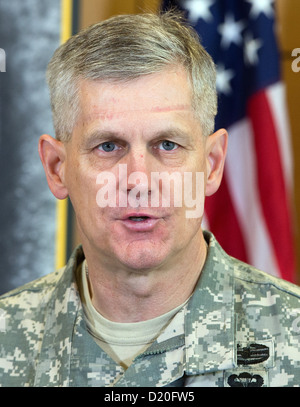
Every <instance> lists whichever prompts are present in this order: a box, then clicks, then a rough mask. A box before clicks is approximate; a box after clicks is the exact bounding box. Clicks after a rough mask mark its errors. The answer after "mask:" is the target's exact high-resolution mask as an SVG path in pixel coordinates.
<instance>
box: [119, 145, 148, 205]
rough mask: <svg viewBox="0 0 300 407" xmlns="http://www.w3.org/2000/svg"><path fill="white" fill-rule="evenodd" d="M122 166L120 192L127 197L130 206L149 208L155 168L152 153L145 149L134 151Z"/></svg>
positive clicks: (123, 161)
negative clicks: (153, 168)
mask: <svg viewBox="0 0 300 407" xmlns="http://www.w3.org/2000/svg"><path fill="white" fill-rule="evenodd" d="M122 165H123V166H124V167H123V168H124V171H123V177H120V179H119V190H120V191H122V194H123V195H126V196H127V198H128V202H129V205H130V206H133V207H136V206H147V205H148V202H149V197H150V195H151V170H152V166H153V162H152V157H151V155H150V153H149V152H147V150H146V149H143V148H137V149H132V150H131V151H130V152H128V154H127V155H126V157H125V159H124V160H122ZM125 170H126V171H125ZM133 201H134V202H133Z"/></svg>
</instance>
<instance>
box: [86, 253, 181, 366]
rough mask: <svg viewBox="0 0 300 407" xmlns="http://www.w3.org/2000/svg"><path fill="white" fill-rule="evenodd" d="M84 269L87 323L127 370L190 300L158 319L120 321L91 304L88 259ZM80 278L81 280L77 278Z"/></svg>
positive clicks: (92, 333) (101, 344) (99, 340)
mask: <svg viewBox="0 0 300 407" xmlns="http://www.w3.org/2000/svg"><path fill="white" fill-rule="evenodd" d="M79 270H80V271H81V273H80V274H81V284H79V286H81V287H79V290H80V295H81V299H82V303H83V309H84V314H85V317H86V324H87V327H88V330H89V332H90V334H91V335H92V336H93V337H94V339H95V341H96V343H97V344H98V345H99V346H100V347H101V348H102V349H103V350H104V351H105V352H106V353H107V354H108V355H109V356H110V357H111V358H112V359H113V360H114V361H115V362H117V363H119V364H120V365H121V366H122V367H123V368H124V369H127V367H128V366H129V365H130V364H131V363H132V361H133V359H134V358H135V357H136V356H138V355H139V354H141V353H142V352H144V351H145V350H146V349H147V348H148V347H149V346H150V345H151V343H153V342H154V341H155V339H156V338H157V337H158V335H159V334H160V332H161V331H162V330H163V329H164V328H165V327H166V326H167V325H168V323H169V322H170V321H171V319H172V318H173V317H174V316H175V314H176V313H177V312H178V311H179V310H180V309H181V308H182V307H183V306H184V304H185V303H186V302H187V301H188V300H187V301H185V302H184V303H183V304H181V305H179V306H178V307H176V308H174V309H173V310H171V311H169V312H167V313H166V314H163V315H161V316H159V317H157V318H153V319H149V320H147V321H142V322H134V323H121V322H113V321H110V320H108V319H106V318H104V317H103V316H102V315H101V314H99V312H98V311H97V310H96V309H95V307H94V306H93V304H92V301H91V297H90V292H89V287H88V280H87V275H86V271H85V270H86V261H84V262H83V264H82V267H81V268H80V269H79ZM78 280H79V281H80V279H78Z"/></svg>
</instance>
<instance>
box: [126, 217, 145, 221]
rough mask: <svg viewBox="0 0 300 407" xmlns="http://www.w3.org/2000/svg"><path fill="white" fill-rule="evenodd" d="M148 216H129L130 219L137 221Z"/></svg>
mask: <svg viewBox="0 0 300 407" xmlns="http://www.w3.org/2000/svg"><path fill="white" fill-rule="evenodd" d="M147 218H148V217H147V216H130V217H129V219H130V220H133V221H135V222H141V221H143V220H145V219H147Z"/></svg>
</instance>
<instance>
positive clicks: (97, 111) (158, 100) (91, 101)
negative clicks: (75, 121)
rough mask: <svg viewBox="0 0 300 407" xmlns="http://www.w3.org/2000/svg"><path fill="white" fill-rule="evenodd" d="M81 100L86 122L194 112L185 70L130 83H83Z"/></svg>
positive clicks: (152, 75) (80, 91)
mask: <svg viewBox="0 0 300 407" xmlns="http://www.w3.org/2000/svg"><path fill="white" fill-rule="evenodd" d="M79 98H80V108H81V109H80V110H81V113H82V115H83V116H84V119H85V121H88V120H93V119H95V118H97V117H99V118H102V119H112V118H119V117H122V116H124V115H125V116H126V114H130V113H132V112H135V113H140V114H142V113H143V112H149V113H164V112H165V113H168V112H172V111H190V110H191V109H192V91H191V86H190V81H189V79H188V75H187V73H186V71H185V70H184V69H183V68H181V67H177V68H169V69H166V70H164V71H162V72H159V73H155V74H151V75H147V76H143V77H139V78H137V79H135V80H130V81H127V82H112V81H101V80H99V81H86V80H82V81H81V82H80V87H79Z"/></svg>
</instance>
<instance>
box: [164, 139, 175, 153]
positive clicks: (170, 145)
mask: <svg viewBox="0 0 300 407" xmlns="http://www.w3.org/2000/svg"><path fill="white" fill-rule="evenodd" d="M177 147H178V144H176V143H174V142H173V141H169V140H164V141H162V142H161V143H160V144H159V149H160V150H165V151H172V150H175V149H176V148H177Z"/></svg>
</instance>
